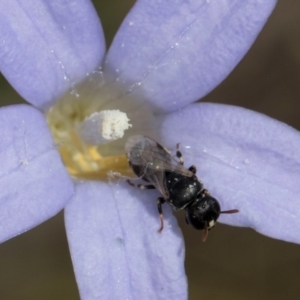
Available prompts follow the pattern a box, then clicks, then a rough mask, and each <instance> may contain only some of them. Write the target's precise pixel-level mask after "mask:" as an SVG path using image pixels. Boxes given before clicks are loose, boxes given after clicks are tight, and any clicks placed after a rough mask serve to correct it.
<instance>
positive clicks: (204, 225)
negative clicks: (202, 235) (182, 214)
mask: <svg viewBox="0 0 300 300" xmlns="http://www.w3.org/2000/svg"><path fill="white" fill-rule="evenodd" d="M220 212H221V207H220V204H219V202H218V201H217V200H216V199H215V198H213V197H211V196H209V195H204V197H202V196H201V197H199V198H197V199H196V200H195V201H194V202H193V203H192V205H190V206H189V207H187V209H186V220H187V222H188V224H190V225H191V226H193V227H194V228H196V229H199V230H203V229H205V230H210V229H211V228H213V227H214V225H215V224H216V221H217V219H218V218H219V215H220Z"/></svg>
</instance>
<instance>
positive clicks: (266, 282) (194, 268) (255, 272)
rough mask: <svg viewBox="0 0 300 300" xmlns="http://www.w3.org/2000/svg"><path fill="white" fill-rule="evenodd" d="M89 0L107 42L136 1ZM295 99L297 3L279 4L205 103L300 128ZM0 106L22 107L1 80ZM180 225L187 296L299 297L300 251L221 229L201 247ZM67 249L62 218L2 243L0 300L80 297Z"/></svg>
mask: <svg viewBox="0 0 300 300" xmlns="http://www.w3.org/2000/svg"><path fill="white" fill-rule="evenodd" d="M94 3H95V6H96V8H97V9H98V12H99V15H100V17H101V21H102V24H103V27H104V31H105V34H106V38H107V44H108V45H109V44H110V43H111V41H112V38H113V36H114V34H115V32H116V31H117V29H118V27H119V25H120V23H121V22H122V20H123V18H124V16H125V15H126V13H127V12H128V11H129V9H130V7H131V6H132V5H133V3H134V1H132V0H110V1H104V0H102V1H100V0H98V1H97V0H95V1H94ZM299 99H300V1H299V0H281V1H279V3H278V6H277V8H276V9H275V11H274V13H273V15H272V16H271V18H270V20H269V22H268V23H267V25H266V27H265V28H264V30H263V31H262V33H261V34H260V36H259V37H258V39H257V41H256V43H255V44H254V46H253V47H252V49H251V50H250V52H249V53H248V54H247V55H246V57H245V58H244V59H243V60H242V62H241V63H240V64H239V65H238V66H237V68H236V69H235V70H234V71H233V72H232V74H231V75H230V76H229V77H228V78H227V79H226V80H225V81H224V82H223V83H222V84H221V85H220V86H219V87H218V88H216V89H215V90H214V91H213V92H212V93H211V94H209V95H208V96H207V97H205V99H204V101H210V102H219V103H229V104H234V105H239V106H243V107H247V108H250V109H253V110H256V111H259V112H262V113H265V114H267V115H269V116H271V117H273V118H276V119H278V120H281V121H283V122H285V123H288V124H290V125H291V126H293V127H295V128H297V129H298V130H299V129H300V106H299ZM0 101H1V105H7V104H11V103H20V102H22V99H21V98H20V97H19V96H18V95H17V94H16V93H15V92H14V90H13V89H12V88H11V87H10V86H9V85H8V84H7V82H6V81H5V79H3V78H2V77H1V78H0ZM299 184H300V183H299ZM266 217H267V216H266ZM179 220H180V225H181V228H182V230H183V234H184V236H185V240H186V270H187V276H188V280H189V293H190V296H189V299H191V300H196V299H210V300H213V299H222V300H226V299H234V300H235V299H241V300H246V299H272V300H274V299H275V300H277V299H286V300H287V299H299V298H300V274H299V272H300V246H298V245H294V244H290V243H284V242H280V241H277V240H273V239H270V238H267V237H264V236H261V235H259V234H257V233H255V232H254V231H253V230H251V229H244V228H235V227H229V226H225V225H221V224H218V226H217V229H215V230H214V232H213V234H211V235H210V236H209V239H208V241H207V242H206V243H202V242H201V235H199V232H196V231H194V230H192V229H191V228H190V227H188V226H186V225H185V224H184V222H183V216H182V214H179ZM299 222H300V220H299ZM299 234H300V233H299ZM68 251H69V250H68V245H67V241H66V235H65V231H64V224H63V214H62V213H60V214H59V215H57V216H56V217H54V218H52V219H51V220H49V221H47V222H45V223H44V224H42V225H40V226H38V227H37V228H35V229H33V230H31V231H29V232H27V233H25V234H22V235H20V236H19V237H16V238H14V239H12V240H10V241H8V242H6V243H4V244H2V245H0V300H10V299H14V300H15V299H25V300H35V299H43V300H48V299H49V300H50V299H63V300H68V299H75V300H77V299H79V294H78V291H77V286H76V283H75V278H74V274H73V269H72V264H71V260H70V256H69V252H68ZM298 297H299V298H298Z"/></svg>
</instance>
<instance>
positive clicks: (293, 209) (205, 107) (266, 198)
mask: <svg viewBox="0 0 300 300" xmlns="http://www.w3.org/2000/svg"><path fill="white" fill-rule="evenodd" d="M162 134H163V138H162V141H163V143H164V144H165V145H167V146H172V148H173V149H174V148H175V144H176V143H178V142H180V143H181V150H182V152H183V155H184V158H185V165H186V166H190V165H192V164H195V165H196V166H197V169H198V172H197V174H198V176H199V178H200V179H201V181H203V183H204V185H205V187H206V188H207V189H208V190H209V191H210V192H211V194H212V195H213V196H214V197H216V198H217V199H219V201H220V203H221V207H222V209H223V210H229V209H235V208H236V209H239V210H240V212H239V213H237V214H231V215H221V217H220V220H221V222H224V223H227V224H231V225H237V226H249V227H252V228H254V229H255V230H257V231H258V232H260V233H262V234H265V235H267V236H270V237H273V238H277V239H282V240H285V241H290V242H295V243H300V235H299V232H300V134H299V132H298V131H296V130H295V129H293V128H292V127H290V126H288V125H286V124H283V123H281V122H278V121H276V120H274V119H271V118H269V117H267V116H265V115H262V114H259V113H255V112H253V111H250V110H247V109H243V108H238V107H234V106H226V105H215V104H208V103H203V104H193V105H190V106H188V107H187V108H186V109H184V110H181V111H180V112H176V113H173V114H171V115H169V116H168V118H167V119H166V121H165V123H164V125H163V128H162Z"/></svg>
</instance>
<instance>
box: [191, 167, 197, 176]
mask: <svg viewBox="0 0 300 300" xmlns="http://www.w3.org/2000/svg"><path fill="white" fill-rule="evenodd" d="M189 171H191V172H193V173H194V174H196V173H197V168H196V166H194V165H192V166H190V167H189Z"/></svg>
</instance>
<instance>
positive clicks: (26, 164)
mask: <svg viewBox="0 0 300 300" xmlns="http://www.w3.org/2000/svg"><path fill="white" fill-rule="evenodd" d="M0 128H1V137H0V139H1V141H0V161H1V168H0V241H1V242H2V241H5V240H7V239H9V238H11V237H13V236H15V235H18V234H20V233H22V232H24V231H26V230H28V229H30V228H32V227H34V226H37V225H38V224H40V223H42V222H44V221H46V220H47V219H49V218H51V217H52V216H54V215H55V214H57V213H58V212H59V211H60V210H61V209H62V208H63V207H64V205H65V204H66V202H67V201H68V200H69V198H70V197H71V195H72V194H73V183H72V181H71V179H70V177H69V175H68V174H67V171H66V169H65V167H64V166H63V164H62V162H61V160H60V156H59V154H58V152H57V150H56V148H55V146H54V145H53V141H52V137H51V135H50V132H49V129H48V126H47V124H46V121H45V118H44V116H43V115H42V114H41V113H40V112H39V111H37V110H36V109H34V108H32V107H30V106H27V105H16V106H7V107H5V108H1V109H0Z"/></svg>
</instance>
